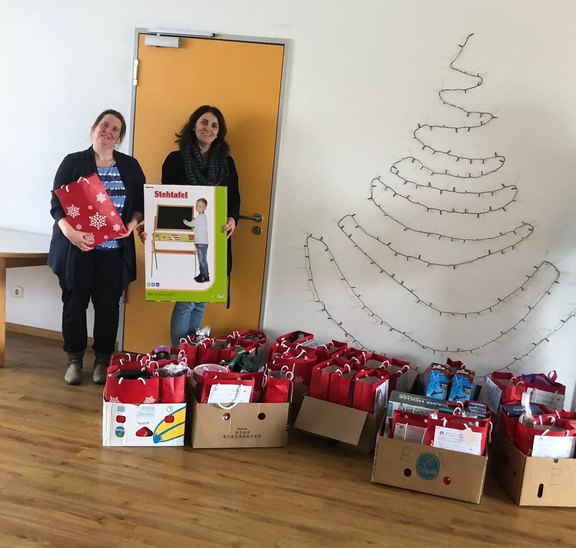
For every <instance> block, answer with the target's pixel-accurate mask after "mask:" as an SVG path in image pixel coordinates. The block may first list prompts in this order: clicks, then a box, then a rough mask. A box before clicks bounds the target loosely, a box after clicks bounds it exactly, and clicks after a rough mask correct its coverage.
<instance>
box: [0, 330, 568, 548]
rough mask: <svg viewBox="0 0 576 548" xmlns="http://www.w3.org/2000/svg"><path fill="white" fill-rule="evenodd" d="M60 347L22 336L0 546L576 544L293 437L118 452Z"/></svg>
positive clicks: (1, 456)
mask: <svg viewBox="0 0 576 548" xmlns="http://www.w3.org/2000/svg"><path fill="white" fill-rule="evenodd" d="M62 358H63V353H62V351H61V350H60V344H59V343H58V342H55V341H50V340H47V339H40V338H35V337H30V336H26V335H18V334H9V335H8V340H7V366H6V367H5V368H3V369H2V368H0V387H1V395H0V546H1V547H17V546H56V547H67V548H71V547H75V546H82V547H92V546H166V547H180V546H233V547H244V546H285V547H293V546H354V547H357V546H400V545H402V546H406V547H407V546H458V547H460V548H467V547H474V546H494V545H502V546H576V509H555V508H520V507H517V506H515V505H514V504H513V503H512V502H511V500H510V499H509V498H508V496H507V495H506V494H505V493H504V492H503V491H502V490H501V488H500V486H499V485H498V484H496V483H495V482H494V480H493V479H492V478H491V477H489V478H488V479H487V484H486V489H485V494H484V497H483V499H482V503H481V504H480V505H475V504H470V503H464V502H457V501H452V500H448V499H443V498H440V497H434V496H430V495H424V494H420V493H413V492H409V491H404V490H400V489H395V488H390V487H385V486H382V485H376V484H372V483H370V472H371V464H372V462H371V461H372V459H371V457H370V456H367V455H359V454H356V453H353V452H350V451H348V450H346V449H343V448H341V447H339V446H334V445H332V444H330V443H329V442H327V441H324V440H320V439H317V438H314V437H311V436H306V435H303V434H298V433H291V437H290V440H289V445H288V447H286V448H279V449H213V450H193V449H191V448H190V447H184V448H181V447H180V448H177V447H174V448H170V447H166V448H104V447H102V446H101V441H102V440H101V411H102V410H101V387H98V386H95V385H93V384H92V383H91V382H90V379H89V373H88V372H86V378H85V383H84V384H82V385H81V386H78V387H70V386H67V385H66V384H65V383H64V381H63V374H64V367H63V359H62Z"/></svg>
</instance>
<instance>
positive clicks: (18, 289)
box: [12, 285, 24, 299]
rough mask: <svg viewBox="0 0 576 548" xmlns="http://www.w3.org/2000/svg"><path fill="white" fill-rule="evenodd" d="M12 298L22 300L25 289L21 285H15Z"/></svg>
mask: <svg viewBox="0 0 576 548" xmlns="http://www.w3.org/2000/svg"><path fill="white" fill-rule="evenodd" d="M12 297H16V298H18V299H22V298H23V297H24V288H23V287H22V286H21V285H15V286H14V287H13V288H12Z"/></svg>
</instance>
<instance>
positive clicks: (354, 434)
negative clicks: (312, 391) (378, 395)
mask: <svg viewBox="0 0 576 548" xmlns="http://www.w3.org/2000/svg"><path fill="white" fill-rule="evenodd" d="M382 418H383V413H380V414H379V415H375V414H374V413H367V412H366V411H360V410H359V409H354V408H353V407H347V406H345V405H339V404H337V403H332V402H329V401H324V400H319V399H317V398H312V397H310V396H304V400H303V401H302V405H301V407H300V412H299V413H298V417H297V418H296V422H295V423H294V427H295V428H298V429H299V430H303V431H305V432H310V433H312V434H316V435H317V436H323V437H325V438H330V439H333V440H337V441H339V442H342V443H344V444H346V445H349V446H351V447H353V448H354V449H356V450H358V451H361V452H363V453H371V452H372V451H374V447H375V445H376V433H377V431H378V427H379V425H380V422H381V420H382Z"/></svg>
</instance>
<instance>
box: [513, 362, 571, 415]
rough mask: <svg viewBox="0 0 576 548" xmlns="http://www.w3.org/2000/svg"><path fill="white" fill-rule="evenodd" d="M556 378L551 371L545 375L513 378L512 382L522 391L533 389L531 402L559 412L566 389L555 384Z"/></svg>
mask: <svg viewBox="0 0 576 548" xmlns="http://www.w3.org/2000/svg"><path fill="white" fill-rule="evenodd" d="M556 378H557V375H556V371H552V372H550V373H548V374H547V375H545V374H544V373H537V374H533V375H522V376H521V377H515V378H514V379H513V380H512V382H513V384H514V385H516V387H517V388H520V389H523V390H528V389H529V388H533V389H534V393H533V396H532V401H534V402H535V403H543V404H544V405H546V406H548V407H550V408H551V409H555V410H558V411H559V410H561V409H562V408H563V407H564V396H565V394H566V387H565V386H564V385H563V384H562V383H559V382H557V381H556Z"/></svg>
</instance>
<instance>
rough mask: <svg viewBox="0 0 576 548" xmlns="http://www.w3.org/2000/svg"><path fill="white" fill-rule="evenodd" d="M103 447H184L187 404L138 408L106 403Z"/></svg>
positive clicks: (145, 405)
mask: <svg viewBox="0 0 576 548" xmlns="http://www.w3.org/2000/svg"><path fill="white" fill-rule="evenodd" d="M102 406H103V411H102V445H104V446H108V447H131V446H134V447H135V446H141V447H162V446H164V447H166V446H172V447H174V446H183V445H184V438H185V436H184V430H185V426H186V404H185V403H151V404H144V403H143V404H140V405H135V404H131V403H113V402H107V401H104V402H103V404H102Z"/></svg>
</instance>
